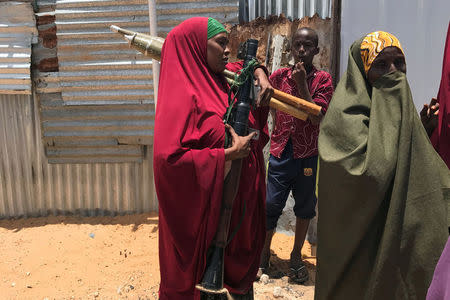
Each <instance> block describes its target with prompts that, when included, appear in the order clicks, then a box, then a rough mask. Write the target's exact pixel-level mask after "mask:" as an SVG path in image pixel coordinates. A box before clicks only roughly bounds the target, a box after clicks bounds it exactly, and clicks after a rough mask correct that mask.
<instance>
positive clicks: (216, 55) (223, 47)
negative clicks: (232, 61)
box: [206, 32, 230, 73]
mask: <svg viewBox="0 0 450 300" xmlns="http://www.w3.org/2000/svg"><path fill="white" fill-rule="evenodd" d="M228 55H230V49H229V48H228V35H227V33H226V32H221V33H219V34H216V35H215V36H213V37H212V38H210V39H209V40H208V46H207V51H206V56H207V58H206V59H207V62H208V66H209V68H210V69H211V70H212V71H213V72H214V73H222V72H223V70H225V66H226V64H227V63H228Z"/></svg>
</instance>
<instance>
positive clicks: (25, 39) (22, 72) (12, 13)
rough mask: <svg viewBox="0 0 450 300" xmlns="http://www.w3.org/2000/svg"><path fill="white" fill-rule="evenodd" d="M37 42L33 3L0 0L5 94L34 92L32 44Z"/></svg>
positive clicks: (0, 74) (0, 80)
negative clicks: (31, 76) (31, 71)
mask: <svg viewBox="0 0 450 300" xmlns="http://www.w3.org/2000/svg"><path fill="white" fill-rule="evenodd" d="M36 42H37V29H36V25H35V18H34V12H33V7H32V6H31V4H30V3H28V2H0V93H1V94H31V79H30V64H31V44H32V43H36Z"/></svg>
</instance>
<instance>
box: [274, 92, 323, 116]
mask: <svg viewBox="0 0 450 300" xmlns="http://www.w3.org/2000/svg"><path fill="white" fill-rule="evenodd" d="M273 98H275V99H278V100H280V101H282V102H284V103H286V104H289V105H292V106H294V107H296V108H298V109H300V110H302V111H305V112H306V113H309V114H312V115H315V116H318V115H319V114H320V111H321V109H322V107H321V106H319V105H317V104H315V103H312V102H309V101H306V100H304V99H301V98H298V97H295V96H292V95H290V94H287V93H285V92H282V91H280V90H276V89H274V90H273Z"/></svg>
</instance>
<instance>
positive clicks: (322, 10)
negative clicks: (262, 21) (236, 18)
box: [244, 0, 332, 21]
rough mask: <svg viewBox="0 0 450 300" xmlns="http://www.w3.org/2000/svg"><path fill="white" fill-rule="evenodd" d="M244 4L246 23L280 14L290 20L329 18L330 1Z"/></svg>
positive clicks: (270, 0)
mask: <svg viewBox="0 0 450 300" xmlns="http://www.w3.org/2000/svg"><path fill="white" fill-rule="evenodd" d="M246 2H247V3H248V5H249V8H250V12H249V15H248V16H245V17H244V20H248V21H252V20H254V19H256V18H258V17H267V16H269V15H280V14H284V15H285V16H286V17H287V18H289V19H291V20H294V19H301V18H303V17H306V16H309V17H312V16H314V15H315V14H318V15H319V17H321V18H323V19H325V18H331V4H332V0H246ZM256 8H258V9H256Z"/></svg>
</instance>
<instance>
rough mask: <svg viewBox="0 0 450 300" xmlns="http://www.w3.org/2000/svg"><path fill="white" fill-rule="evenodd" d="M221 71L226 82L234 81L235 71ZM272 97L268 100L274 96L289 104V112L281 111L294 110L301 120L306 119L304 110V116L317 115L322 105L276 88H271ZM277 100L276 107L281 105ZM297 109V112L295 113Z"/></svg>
mask: <svg viewBox="0 0 450 300" xmlns="http://www.w3.org/2000/svg"><path fill="white" fill-rule="evenodd" d="M223 73H224V75H225V78H226V79H227V81H228V83H230V84H232V82H233V81H234V76H235V75H236V73H234V72H231V71H229V70H225V71H223ZM272 97H273V98H271V99H270V102H272V100H273V99H274V98H275V99H277V100H279V101H278V102H282V103H284V104H287V105H289V109H290V112H286V111H283V110H281V109H280V110H281V111H283V112H285V113H288V114H290V115H293V114H292V113H291V112H292V111H296V115H298V116H302V117H301V118H298V119H301V120H306V119H304V116H303V115H304V113H305V112H306V116H307V115H308V114H312V115H315V116H318V115H319V113H320V111H321V109H322V107H320V106H319V105H317V104H315V103H312V102H309V101H307V100H305V99H302V98H298V97H295V96H292V95H290V94H287V93H285V92H282V91H280V90H277V89H273V96H272ZM278 102H277V104H275V105H276V106H277V107H281V106H280V105H279V103H278ZM270 106H271V107H272V105H270ZM283 107H285V106H283ZM274 108H275V107H274ZM285 108H286V107H285ZM297 111H298V112H299V113H297ZM294 117H296V116H294ZM296 118H297V117H296Z"/></svg>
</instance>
